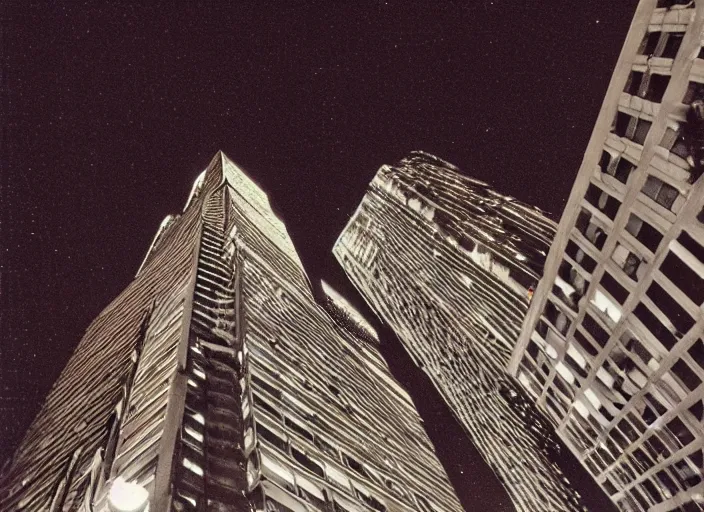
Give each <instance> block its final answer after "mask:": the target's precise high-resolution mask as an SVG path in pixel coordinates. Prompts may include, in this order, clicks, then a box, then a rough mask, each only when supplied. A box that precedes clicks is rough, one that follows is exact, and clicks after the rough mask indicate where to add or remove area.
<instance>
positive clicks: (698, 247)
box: [510, 0, 704, 512]
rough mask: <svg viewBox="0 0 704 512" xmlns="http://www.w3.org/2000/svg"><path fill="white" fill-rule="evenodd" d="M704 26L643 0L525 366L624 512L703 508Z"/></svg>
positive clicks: (537, 305) (560, 240) (525, 334)
mask: <svg viewBox="0 0 704 512" xmlns="http://www.w3.org/2000/svg"><path fill="white" fill-rule="evenodd" d="M703 28H704V4H702V3H701V2H697V3H696V4H695V3H694V2H678V1H669V2H663V1H660V2H657V3H656V2H655V1H654V0H643V1H641V2H640V4H639V6H638V9H637V11H636V14H635V17H634V19H633V23H632V25H631V27H630V30H629V32H628V36H627V38H626V42H625V44H624V46H623V49H622V51H621V55H620V57H619V60H618V63H617V65H616V69H615V71H614V74H613V76H612V78H611V83H610V84H609V88H608V91H607V93H606V98H605V99H604V103H603V105H602V107H601V111H600V113H599V117H598V119H597V121H596V125H595V127H594V131H593V132H592V136H591V139H590V141H589V145H588V146H587V150H586V152H585V154H584V159H583V161H582V165H581V167H580V169H579V173H578V175H577V178H576V181H575V184H574V187H573V189H572V192H571V194H570V198H569V201H568V202H567V205H566V208H565V211H564V213H563V215H562V219H561V220H560V224H559V227H558V232H557V235H556V237H555V241H554V243H553V245H552V246H551V248H550V252H549V254H548V258H547V263H546V265H545V272H544V277H543V278H542V280H541V282H540V284H539V286H538V287H537V289H536V291H535V295H534V297H533V301H532V303H531V307H530V311H529V314H528V316H527V318H526V322H525V324H524V326H523V329H522V332H521V336H520V339H519V342H518V344H517V346H516V348H515V352H514V354H513V357H512V360H511V365H510V371H511V373H512V374H514V375H516V376H517V377H518V379H519V380H520V382H521V383H522V384H523V386H524V387H525V389H526V390H527V391H528V393H529V394H530V395H531V396H532V397H533V399H534V400H535V401H536V402H537V404H538V406H539V408H540V409H542V410H543V411H544V412H545V413H546V414H547V416H548V418H549V419H550V421H551V422H552V423H553V425H554V426H555V428H556V430H557V434H558V435H559V436H560V437H561V438H562V439H563V440H564V441H565V443H566V444H567V445H568V446H569V447H570V449H571V450H572V452H573V453H574V454H575V455H576V456H577V457H578V458H579V460H580V461H581V462H582V463H583V464H584V465H585V467H586V468H587V469H588V470H589V472H590V473H591V474H592V475H593V477H594V478H595V480H596V481H597V482H598V483H599V485H601V487H602V488H603V489H604V491H605V492H606V493H607V494H608V495H609V496H610V497H611V499H612V500H613V501H614V502H615V503H616V504H617V505H618V506H619V508H620V509H621V510H628V511H631V510H638V511H640V510H648V511H652V512H664V511H668V510H678V511H681V510H687V511H689V510H704V483H703V482H702V471H703V468H704V460H703V455H704V454H703V452H702V448H703V443H704V426H703V424H702V420H703V419H704V416H703V413H702V410H703V405H702V399H703V398H704V387H703V386H702V380H703V379H704V344H703V342H702V339H703V338H704V315H703V314H702V311H703V309H702V304H703V303H704V224H703V223H704V210H703V209H702V208H703V207H704V180H702V179H701V178H700V176H701V174H702V170H704V160H703V159H702V155H703V153H702V151H703V148H704V144H703V142H704V130H703V128H704V116H703V114H704V109H703V105H704V104H703V103H702V100H704V51H702V36H703V35H704V32H703Z"/></svg>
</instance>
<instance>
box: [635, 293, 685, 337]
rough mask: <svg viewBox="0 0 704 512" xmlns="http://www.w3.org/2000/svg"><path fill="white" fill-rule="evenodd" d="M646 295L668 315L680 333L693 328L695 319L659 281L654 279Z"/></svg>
mask: <svg viewBox="0 0 704 512" xmlns="http://www.w3.org/2000/svg"><path fill="white" fill-rule="evenodd" d="M646 295H647V296H648V297H650V299H651V300H652V301H653V302H654V303H655V305H656V306H657V307H658V308H659V309H660V311H662V312H663V313H665V314H666V315H667V318H669V319H670V321H671V322H672V325H674V326H675V328H676V329H677V330H678V331H679V332H680V333H682V334H684V333H686V332H687V331H689V330H690V329H691V328H692V326H693V325H694V319H693V318H692V317H691V316H689V313H687V312H686V311H685V310H684V308H682V306H681V305H680V304H679V302H677V301H676V300H675V299H673V298H672V297H671V296H670V294H669V293H667V292H666V291H665V290H663V288H662V286H660V285H659V284H658V283H657V282H655V281H653V284H651V285H650V287H649V288H648V290H647V291H646Z"/></svg>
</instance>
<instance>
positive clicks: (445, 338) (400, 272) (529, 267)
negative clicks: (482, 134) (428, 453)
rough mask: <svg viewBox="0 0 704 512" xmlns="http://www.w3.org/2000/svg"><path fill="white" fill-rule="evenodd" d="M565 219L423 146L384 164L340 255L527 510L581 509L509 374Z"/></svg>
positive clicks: (338, 248)
mask: <svg viewBox="0 0 704 512" xmlns="http://www.w3.org/2000/svg"><path fill="white" fill-rule="evenodd" d="M555 228H556V225H555V223H554V222H552V221H551V220H549V219H548V218H547V217H546V216H545V215H544V214H543V213H542V212H541V211H540V210H538V209H537V208H532V207H529V206H527V205H525V204H522V203H520V202H519V201H516V200H514V199H512V198H510V197H506V196H503V195H501V194H499V193H497V192H495V191H494V190H492V189H491V188H490V187H489V186H488V185H487V184H485V183H482V182H479V181H476V180H473V179H471V178H468V177H466V176H464V175H462V173H460V172H459V170H458V169H457V168H455V167H454V166H452V165H450V164H448V163H447V162H444V161H442V160H440V159H438V158H436V157H433V156H431V155H428V154H425V153H421V152H415V153H412V154H411V155H410V156H409V157H407V158H405V159H403V160H402V161H401V162H399V163H398V164H396V165H394V166H383V167H382V168H381V169H380V170H379V172H378V173H377V175H376V176H375V177H374V179H373V180H372V182H371V184H370V186H369V188H368V190H367V193H366V195H365V196H364V199H363V200H362V202H361V204H360V206H359V207H358V209H357V211H356V212H355V214H354V216H353V217H352V219H351V220H350V221H349V223H348V225H347V226H346V227H345V229H344V231H343V232H342V234H341V235H340V237H339V239H338V241H337V243H336V245H335V247H334V254H335V257H336V258H337V259H338V261H339V262H340V264H341V265H342V266H343V268H344V270H345V272H346V273H347V275H348V276H349V277H350V279H351V280H352V282H353V283H354V284H355V286H356V287H357V288H358V289H359V290H360V292H361V293H362V294H363V296H364V297H365V299H366V301H367V302H368V303H369V304H370V306H371V307H372V309H374V310H375V311H376V312H377V314H378V315H379V316H380V317H381V318H382V319H383V320H384V321H385V322H386V323H388V324H389V326H390V327H392V328H393V330H394V331H395V332H396V334H397V336H398V338H399V339H400V341H401V342H402V343H403V345H404V346H405V347H406V349H407V350H408V352H409V353H410V355H411V357H412V358H413V359H414V361H415V363H416V364H417V365H419V366H420V367H422V368H423V369H424V371H425V372H426V373H427V375H428V376H429V377H430V379H431V380H432V382H433V383H434V385H435V386H436V388H437V389H438V390H439V392H440V394H441V395H442V396H443V397H444V399H445V400H446V401H447V402H448V404H449V405H450V406H451V408H452V410H453V412H454V413H455V414H456V415H457V417H458V419H459V421H460V422H461V424H462V425H463V426H464V428H465V430H466V432H467V433H468V435H469V437H470V439H471V441H472V442H473V443H474V445H475V446H476V447H477V448H478V449H479V451H480V453H481V454H482V456H483V457H484V459H485V460H486V461H487V463H488V464H489V465H490V466H491V468H492V469H493V471H494V472H495V473H496V475H497V476H498V477H499V479H500V480H501V482H502V483H503V485H504V486H505V488H506V490H507V492H508V494H509V495H510V497H511V499H512V501H513V504H514V505H515V507H516V509H517V510H522V511H535V510H580V509H581V504H580V498H579V495H578V493H577V492H576V491H574V489H572V488H571V487H570V485H569V484H568V483H566V481H565V478H564V475H563V474H562V472H561V470H560V469H559V468H558V467H557V466H556V465H555V464H554V463H553V462H552V461H551V460H550V458H549V456H548V454H547V451H546V443H549V437H550V436H549V432H550V429H549V425H548V424H547V422H546V421H544V420H543V419H542V418H541V417H540V415H538V414H536V413H535V411H534V409H533V408H532V407H531V406H530V403H529V402H527V401H526V400H524V396H523V394H522V392H521V391H520V387H519V386H518V385H517V384H516V383H515V382H514V380H513V379H512V378H511V377H510V376H509V375H507V374H506V371H505V370H506V365H507V364H508V361H509V358H510V356H511V350H512V348H513V346H514V345H515V342H516V340H517V338H518V335H519V333H520V328H521V325H522V322H523V319H524V316H525V313H526V311H527V309H528V300H529V296H530V293H531V292H530V290H532V287H533V285H535V284H537V282H538V279H539V278H540V275H541V272H542V265H543V262H544V259H545V255H546V253H547V250H548V248H549V247H550V243H551V241H552V237H553V235H554V233H555Z"/></svg>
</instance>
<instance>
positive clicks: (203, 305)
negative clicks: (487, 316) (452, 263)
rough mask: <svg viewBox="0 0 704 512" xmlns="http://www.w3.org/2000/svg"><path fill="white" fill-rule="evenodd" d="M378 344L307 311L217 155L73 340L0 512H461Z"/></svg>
mask: <svg viewBox="0 0 704 512" xmlns="http://www.w3.org/2000/svg"><path fill="white" fill-rule="evenodd" d="M377 343H378V342H377V341H376V340H375V339H374V337H373V335H372V334H367V335H364V336H357V335H355V334H353V333H352V332H351V331H350V330H348V329H346V328H345V327H344V326H342V325H341V324H339V323H336V322H335V321H334V320H333V319H332V318H331V316H330V315H329V314H328V313H326V311H325V310H324V309H323V308H322V307H321V306H319V305H318V304H316V302H315V300H314V298H313V296H312V292H311V290H310V286H309V283H308V280H307V277H306V275H305V272H304V271H303V268H302V266H301V264H300V260H299V258H298V256H297V254H296V252H295V249H294V247H293V244H292V243H291V240H290V238H289V237H288V234H287V232H286V229H285V227H284V225H283V224H282V223H281V221H280V220H279V219H277V218H276V217H275V216H274V214H273V213H272V210H271V207H270V206H269V202H268V199H267V197H266V194H264V193H263V192H262V191H261V189H259V188H258V187H257V186H256V185H255V184H254V183H253V182H252V181H251V180H250V179H249V178H248V177H247V176H246V175H245V174H244V173H243V172H242V171H241V170H240V169H239V168H237V167H236V166H235V165H234V164H233V163H232V162H230V161H229V160H228V159H227V158H226V157H225V156H224V155H223V154H222V153H219V154H218V155H217V156H216V157H215V158H214V159H213V161H212V162H211V164H210V165H209V167H208V168H207V169H206V171H204V173H203V174H202V175H201V177H200V178H199V179H198V180H197V182H196V183H195V185H194V188H193V191H192V193H191V197H190V198H189V200H188V203H187V205H186V208H185V210H184V212H183V213H182V214H181V215H179V216H173V217H167V219H166V220H165V222H164V223H163V224H162V226H161V228H160V229H159V231H158V233H157V235H156V237H155V239H154V242H153V243H152V246H151V248H150V250H149V252H148V254H147V257H146V258H145V261H144V263H143V264H142V266H141V268H140V269H139V272H138V274H137V276H136V278H135V280H134V282H133V283H132V284H131V285H130V286H129V287H128V288H127V289H126V290H125V292H123V293H122V294H121V295H120V296H119V297H118V298H117V299H115V301H114V302H113V303H112V304H110V305H109V306H108V307H107V308H106V309H105V310H104V311H103V312H102V313H101V314H100V315H99V316H98V318H97V319H96V320H95V321H94V322H93V324H92V325H91V326H90V328H89V329H88V332H87V333H86V336H85V337H84V338H83V340H82V341H81V343H80V344H79V346H78V349H77V350H76V352H75V354H74V356H73V357H72V358H71V360H70V361H69V363H68V365H67V367H66V369H65V370H64V372H63V373H62V374H61V376H60V378H59V380H58V381H57V383H56V384H55V386H54V388H53V389H52V391H51V393H50V395H49V397H48V398H47V401H46V403H45V404H44V406H43V408H42V410H41V412H40V413H39V415H38V416H37V418H36V420H35V421H34V423H33V425H32V427H31V428H30V431H29V433H28V434H27V436H26V437H25V439H24V441H23V442H22V444H21V445H20V447H19V449H18V450H17V452H16V454H15V456H14V458H13V460H12V461H11V463H10V464H9V466H8V467H7V469H6V471H5V472H4V473H3V475H2V478H1V479H0V510H21V511H43V512H44V511H51V512H54V511H59V510H66V511H82V512H88V511H91V512H103V511H108V510H109V511H111V512H123V511H127V510H129V511H134V512H144V511H145V510H147V507H148V510H150V511H151V512H162V511H163V512H165V511H167V510H173V511H184V512H186V511H188V512H201V511H205V510H208V511H221V512H226V511H229V512H235V511H237V512H241V511H255V510H256V511H267V512H290V511H294V512H310V511H322V512H356V511H368V512H373V511H379V512H384V511H388V512H394V511H399V512H401V511H411V510H413V511H416V510H421V511H430V512H440V511H443V512H444V511H448V512H449V511H459V510H461V506H460V504H459V502H458V500H457V498H456V496H455V495H454V492H453V490H452V487H451V485H450V484H449V481H448V479H447V476H446V474H445V472H444V470H443V468H442V466H441V465H440V463H439V461H438V460H437V458H436V456H435V453H434V450H433V448H432V445H431V444H430V441H429V439H428V438H427V436H426V434H425V432H424V430H423V428H422V426H421V421H420V418H419V417H418V414H417V412H416V410H415V408H414V406H413V403H412V401H411V400H410V398H409V397H408V395H407V394H406V392H405V391H404V390H403V389H402V388H401V387H400V386H399V384H398V383H397V382H396V381H395V380H394V379H393V377H391V375H390V372H389V369H388V367H387V366H386V364H385V363H384V361H383V359H382V358H381V355H380V353H379V350H378V346H377ZM140 497H141V498H140ZM140 500H142V501H140Z"/></svg>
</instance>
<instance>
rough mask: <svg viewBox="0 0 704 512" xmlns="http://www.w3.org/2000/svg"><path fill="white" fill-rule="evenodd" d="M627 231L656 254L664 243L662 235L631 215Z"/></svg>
mask: <svg viewBox="0 0 704 512" xmlns="http://www.w3.org/2000/svg"><path fill="white" fill-rule="evenodd" d="M626 231H628V232H629V233H630V234H631V235H633V236H634V237H636V239H637V240H638V241H639V242H640V243H642V244H643V245H644V246H645V247H647V248H648V249H650V250H651V251H652V252H655V251H656V250H657V248H658V245H660V242H661V241H662V234H661V233H660V232H659V231H658V230H657V229H655V228H654V227H652V226H651V225H650V224H648V223H647V222H645V221H643V219H641V218H640V217H638V216H637V215H634V214H631V216H630V218H629V219H628V224H626Z"/></svg>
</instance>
